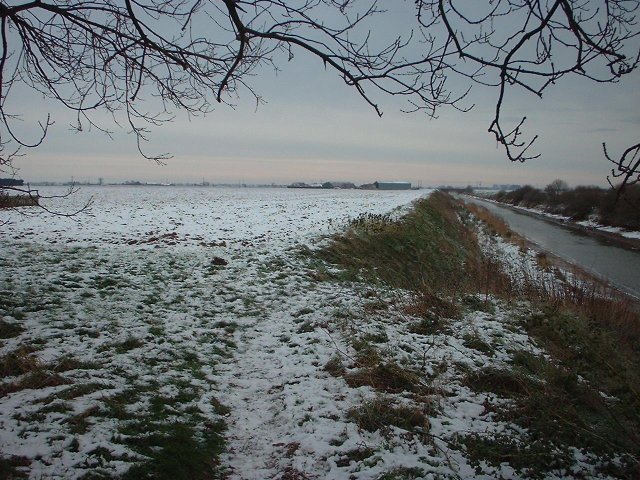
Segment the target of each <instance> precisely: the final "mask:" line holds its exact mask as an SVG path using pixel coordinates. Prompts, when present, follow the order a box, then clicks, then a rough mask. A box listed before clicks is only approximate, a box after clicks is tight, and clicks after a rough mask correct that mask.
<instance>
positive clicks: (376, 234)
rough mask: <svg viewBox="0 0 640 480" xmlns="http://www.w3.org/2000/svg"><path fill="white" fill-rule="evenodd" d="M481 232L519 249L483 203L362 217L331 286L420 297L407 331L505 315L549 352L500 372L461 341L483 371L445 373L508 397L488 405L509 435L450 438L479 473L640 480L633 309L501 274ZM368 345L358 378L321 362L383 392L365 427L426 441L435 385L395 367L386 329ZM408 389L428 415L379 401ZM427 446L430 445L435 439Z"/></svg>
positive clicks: (464, 368) (330, 257)
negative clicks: (581, 461)
mask: <svg viewBox="0 0 640 480" xmlns="http://www.w3.org/2000/svg"><path fill="white" fill-rule="evenodd" d="M479 227H480V228H484V229H485V231H488V232H489V233H490V234H491V235H500V236H502V237H503V238H504V239H507V240H512V241H515V242H518V239H517V238H516V236H515V235H514V234H513V233H512V232H510V231H509V230H508V228H507V227H506V226H505V225H504V223H501V222H500V221H498V220H496V219H495V218H494V217H491V215H490V214H489V213H488V212H487V211H484V210H480V209H477V208H474V209H473V215H471V214H470V212H469V210H465V209H463V208H462V207H461V206H460V205H458V204H456V203H455V202H454V201H453V200H452V199H451V198H450V197H448V196H446V195H445V194H442V193H439V192H437V193H435V194H433V195H432V196H431V197H429V198H428V199H426V200H421V201H419V202H418V203H417V204H416V205H415V208H414V209H413V210H412V211H411V212H410V213H409V214H408V215H406V216H404V217H403V218H401V219H400V220H397V221H394V220H392V219H390V218H389V217H387V216H365V217H362V218H360V219H358V220H357V221H354V222H353V223H352V225H351V228H350V229H349V230H348V232H347V233H346V234H345V235H342V236H338V237H336V238H335V239H334V240H333V241H332V243H331V244H330V245H329V246H328V247H326V248H325V249H323V250H322V252H320V256H321V257H322V258H323V259H324V260H326V261H328V262H330V263H332V264H334V265H336V266H338V267H339V268H340V269H341V273H340V274H335V273H334V274H333V275H332V279H333V280H335V279H338V280H347V281H351V282H353V281H357V282H366V283H369V284H371V283H373V284H376V285H379V286H380V287H381V288H385V287H387V286H390V287H400V288H402V289H406V290H408V291H409V292H411V294H412V296H413V298H414V301H413V302H412V303H411V305H408V306H404V307H403V309H404V310H403V311H404V312H405V313H406V314H408V315H411V316H412V318H413V317H415V316H417V317H419V318H420V320H419V321H418V322H417V323H416V322H410V323H409V324H408V325H407V327H406V328H407V329H408V330H409V331H410V332H413V333H420V334H424V335H438V334H445V335H449V334H450V332H452V331H453V330H455V329H454V328H452V327H453V326H454V325H455V324H456V322H461V321H462V319H463V317H464V316H465V315H467V314H468V312H469V311H473V310H484V311H485V312H494V311H495V310H496V308H497V307H498V306H499V309H500V310H501V311H503V312H504V311H506V312H507V314H506V317H505V316H504V315H503V317H502V318H505V319H506V318H507V317H508V318H509V321H511V322H514V327H513V328H517V329H519V330H520V331H522V332H523V333H526V334H528V335H529V336H530V337H531V338H532V339H533V340H534V341H535V344H537V345H538V346H541V347H542V348H543V349H544V351H545V352H546V353H545V355H535V354H532V353H531V352H530V351H523V350H518V349H516V348H513V349H509V348H508V347H507V349H506V352H508V355H509V357H510V358H509V361H508V362H507V364H506V366H505V365H504V364H499V363H496V364H492V363H491V360H490V359H491V358H492V356H493V352H494V349H496V348H497V347H496V345H495V344H488V343H487V342H486V341H483V340H482V339H481V337H480V336H478V337H474V338H465V346H470V347H471V348H473V349H477V350H479V351H482V352H484V353H486V354H487V357H486V359H487V363H486V364H484V365H476V366H474V367H470V366H469V365H442V366H441V368H442V369H445V370H446V369H453V370H457V372H458V373H457V375H458V379H459V381H460V382H461V383H462V384H463V385H464V386H466V387H469V388H471V389H472V390H473V391H477V392H490V393H491V394H493V395H495V396H496V397H498V398H502V399H507V402H495V403H491V404H490V405H485V409H486V411H488V412H489V414H490V415H493V418H495V419H496V420H498V421H502V422H507V423H508V424H511V425H513V428H511V429H505V430H504V431H503V432H502V433H498V434H495V433H494V434H489V433H487V434H483V433H478V432H476V433H469V432H459V433H458V434H455V435H453V436H452V437H451V438H449V439H448V445H449V447H450V448H452V449H454V450H458V451H459V452H462V454H463V455H464V456H466V457H467V458H468V459H469V462H470V464H471V465H472V466H474V467H475V468H476V469H477V470H476V471H477V473H481V472H482V471H483V469H485V468H486V467H487V465H488V466H493V467H496V468H500V466H501V465H504V464H508V465H510V467H512V468H513V469H515V471H516V472H518V474H519V475H522V476H523V477H531V478H543V477H544V476H545V475H547V474H549V473H550V472H554V473H559V474H562V475H567V476H576V477H580V478H583V477H584V476H585V475H586V476H589V475H590V474H591V473H598V474H604V475H612V476H615V477H619V478H637V477H638V475H640V467H639V463H638V459H639V458H640V436H639V434H638V432H640V350H639V349H638V339H639V338H640V317H639V315H638V313H637V312H635V311H634V310H633V308H631V306H630V305H629V304H627V303H626V302H625V301H624V300H621V299H620V298H607V297H606V296H603V290H601V289H600V288H599V287H584V286H581V284H580V282H575V281H574V282H566V281H564V282H563V281H562V278H559V279H558V282H557V283H554V284H553V285H549V283H548V282H545V281H542V280H541V279H538V278H536V277H535V276H532V275H530V274H528V275H524V276H523V277H522V279H521V280H519V281H514V280H510V278H509V277H507V276H506V275H505V274H503V273H501V266H500V261H499V259H498V258H488V257H487V256H486V255H484V254H483V252H482V251H481V249H480V248H479V246H478V242H477V239H476V232H477V228H479ZM522 248H524V247H522ZM538 260H539V263H540V269H541V271H543V270H544V269H545V268H546V269H549V268H550V266H549V265H548V264H547V263H548V260H547V259H546V258H545V256H544V255H539V256H538ZM359 321H362V322H366V321H367V319H364V318H363V319H360V320H359ZM510 328H512V327H510ZM451 334H452V333H451ZM370 337H371V336H369V337H365V338H363V337H357V336H355V337H353V340H352V347H353V350H354V351H355V352H356V356H355V366H356V367H357V368H356V369H355V370H354V369H345V367H344V365H343V363H344V362H343V361H341V359H340V358H335V359H333V360H332V362H330V363H329V364H327V366H326V368H327V370H329V371H330V372H331V373H333V374H335V375H337V376H342V377H343V378H344V379H345V380H346V381H347V383H349V384H350V385H351V386H359V385H369V386H372V387H373V388H375V389H377V390H378V391H380V392H381V397H380V399H379V400H376V401H374V402H368V403H366V404H364V405H362V407H361V408H358V409H354V410H353V411H351V412H350V415H351V416H352V418H353V419H354V421H356V422H357V423H358V425H359V426H360V427H361V428H363V429H365V430H370V431H375V430H379V429H380V430H383V429H384V428H387V427H388V426H389V425H395V426H398V427H400V428H404V429H407V430H414V431H415V430H416V429H419V430H420V431H422V432H424V431H425V429H428V425H429V414H430V413H432V414H436V413H437V407H436V406H434V405H436V403H437V402H435V401H431V400H428V399H433V398H434V397H437V395H438V386H437V385H435V383H433V382H431V380H432V379H431V378H429V377H428V376H427V377H425V376H424V374H421V373H420V372H419V371H418V369H417V368H411V367H407V366H400V365H398V364H397V363H395V362H393V361H390V360H389V359H388V355H387V354H388V353H389V352H390V351H391V350H392V349H393V346H392V345H391V344H387V343H386V342H385V338H384V334H383V335H379V337H380V338H370ZM501 352H502V351H501ZM501 354H502V353H501ZM343 360H344V359H343ZM423 363H424V361H423ZM430 382H431V383H430ZM400 391H408V392H411V398H412V399H413V400H415V399H416V398H423V399H425V400H424V401H423V402H422V404H421V405H422V406H421V407H420V408H415V409H409V410H407V408H404V410H403V411H399V409H398V408H395V407H394V406H393V405H394V404H393V402H391V401H387V400H385V397H384V395H382V394H384V393H385V392H386V393H397V392H400ZM425 405H431V407H429V406H427V407H425ZM394 408H395V410H394ZM396 410H397V411H396ZM423 438H424V440H425V441H429V440H428V438H429V437H428V435H427V436H426V437H423ZM576 452H581V455H582V456H583V458H586V463H587V464H589V465H590V467H588V469H587V470H585V468H584V466H582V467H580V466H576V461H575V459H576V458H577V455H576ZM578 456H579V455H578ZM581 469H582V470H581ZM589 469H591V470H589ZM485 473H486V472H485ZM402 478H405V477H402Z"/></svg>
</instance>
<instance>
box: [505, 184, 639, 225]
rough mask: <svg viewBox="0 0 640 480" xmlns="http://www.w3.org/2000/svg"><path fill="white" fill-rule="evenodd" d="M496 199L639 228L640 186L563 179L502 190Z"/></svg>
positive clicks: (567, 215)
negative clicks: (582, 183)
mask: <svg viewBox="0 0 640 480" xmlns="http://www.w3.org/2000/svg"><path fill="white" fill-rule="evenodd" d="M493 198H494V199H495V200H497V201H499V202H502V203H508V204H511V205H514V206H519V207H527V208H538V209H542V210H544V211H545V212H548V213H554V214H559V215H563V216H565V217H569V218H571V220H574V221H581V220H589V219H591V220H594V221H596V222H598V223H600V224H602V225H607V226H613V227H622V228H627V229H631V230H640V185H632V186H629V187H628V188H626V189H625V190H624V192H623V194H622V195H621V196H620V197H618V192H617V191H616V190H612V189H604V188H600V187H597V186H578V187H575V188H569V186H568V185H567V183H566V182H565V181H563V180H560V179H558V180H554V181H553V182H551V183H550V184H549V185H547V186H546V187H545V188H544V189H543V190H541V189H538V188H535V187H532V186H531V185H525V186H524V187H521V188H518V189H517V190H513V191H511V192H506V191H504V190H501V191H500V192H498V193H497V194H495V195H494V196H493Z"/></svg>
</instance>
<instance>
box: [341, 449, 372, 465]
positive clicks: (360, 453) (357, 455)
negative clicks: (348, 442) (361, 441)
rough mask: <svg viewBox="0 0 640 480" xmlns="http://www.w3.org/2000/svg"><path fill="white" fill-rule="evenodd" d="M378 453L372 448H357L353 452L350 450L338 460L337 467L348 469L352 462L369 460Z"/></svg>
mask: <svg viewBox="0 0 640 480" xmlns="http://www.w3.org/2000/svg"><path fill="white" fill-rule="evenodd" d="M375 453H376V451H375V450H374V449H373V448H370V447H362V448H356V449H353V450H349V451H348V452H344V453H342V455H341V457H340V458H339V459H338V460H336V465H337V466H338V467H348V466H349V465H351V462H355V463H358V462H362V461H363V460H366V459H367V458H369V457H371V456H373V455H374V454H375Z"/></svg>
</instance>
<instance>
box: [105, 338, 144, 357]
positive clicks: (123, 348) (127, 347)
mask: <svg viewBox="0 0 640 480" xmlns="http://www.w3.org/2000/svg"><path fill="white" fill-rule="evenodd" d="M143 345H144V341H143V340H141V339H139V338H136V337H128V338H127V339H126V340H123V341H122V342H120V343H115V344H113V349H114V350H115V352H116V353H120V354H122V353H127V352H129V351H131V350H135V349H136V348H140V347H142V346H143Z"/></svg>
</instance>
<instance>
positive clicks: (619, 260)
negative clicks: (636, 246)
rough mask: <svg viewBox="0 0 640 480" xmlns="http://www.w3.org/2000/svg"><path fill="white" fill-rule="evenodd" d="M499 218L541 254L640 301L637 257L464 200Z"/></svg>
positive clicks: (486, 204) (581, 235)
mask: <svg viewBox="0 0 640 480" xmlns="http://www.w3.org/2000/svg"><path fill="white" fill-rule="evenodd" d="M465 200H466V201H473V202H474V203H478V204H479V205H482V206H483V207H486V208H487V209H488V210H490V211H491V212H493V213H495V214H497V215H499V216H501V217H502V218H504V220H505V221H506V222H507V223H508V224H509V227H510V228H511V229H512V230H513V231H515V232H517V233H519V234H520V235H523V236H524V237H526V238H527V239H529V240H531V241H532V242H534V243H536V244H537V245H539V246H540V247H541V248H543V249H544V250H547V251H548V252H551V253H553V254H555V255H558V256H559V257H561V258H563V259H565V260H568V261H570V262H572V263H574V264H576V265H579V266H580V267H582V268H584V269H586V270H588V271H590V272H592V273H594V274H596V275H598V276H600V277H602V278H604V279H606V280H608V281H609V282H610V283H611V284H612V285H614V286H616V287H618V288H620V289H621V290H624V291H626V292H628V293H630V294H632V295H634V296H635V297H638V298H640V253H639V252H634V251H631V250H625V249H623V248H620V247H616V246H614V245H611V244H608V243H607V242H606V241H604V240H602V239H596V238H594V237H590V236H588V235H586V234H584V233H580V232H577V231H575V230H570V229H568V228H563V227H561V226H559V225H557V224H554V223H550V222H548V221H544V220H540V219H538V218H534V217H531V216H530V215H527V214H524V213H520V212H517V211H514V210H511V209H509V208H505V207H501V206H498V205H496V204H494V203H491V202H484V201H481V200H476V199H469V198H465Z"/></svg>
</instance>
